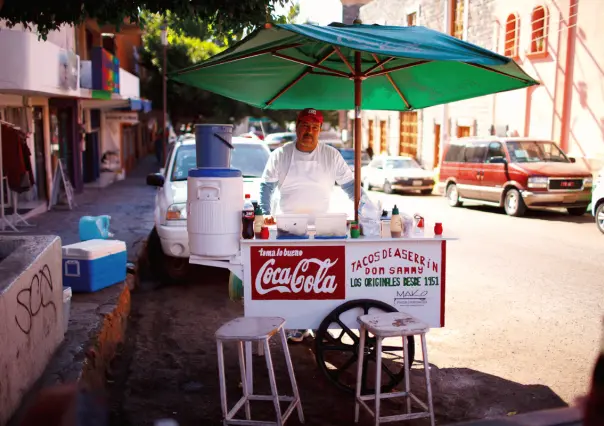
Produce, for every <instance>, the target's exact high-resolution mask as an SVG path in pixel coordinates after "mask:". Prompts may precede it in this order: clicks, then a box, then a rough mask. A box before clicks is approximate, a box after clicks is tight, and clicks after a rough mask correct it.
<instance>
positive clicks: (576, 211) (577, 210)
mask: <svg viewBox="0 0 604 426" xmlns="http://www.w3.org/2000/svg"><path fill="white" fill-rule="evenodd" d="M566 211H567V212H568V214H569V215H571V216H583V215H584V214H585V213H587V208H585V207H569V208H567V209H566Z"/></svg>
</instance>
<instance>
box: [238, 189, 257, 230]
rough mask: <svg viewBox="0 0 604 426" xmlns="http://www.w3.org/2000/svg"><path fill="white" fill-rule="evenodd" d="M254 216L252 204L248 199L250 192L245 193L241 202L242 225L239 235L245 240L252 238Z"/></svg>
mask: <svg viewBox="0 0 604 426" xmlns="http://www.w3.org/2000/svg"><path fill="white" fill-rule="evenodd" d="M254 216H255V215H254V205H253V204H252V200H251V199H250V194H245V201H244V203H243V211H242V216H241V223H242V225H243V228H242V230H241V236H242V237H243V239H245V240H251V239H252V238H254Z"/></svg>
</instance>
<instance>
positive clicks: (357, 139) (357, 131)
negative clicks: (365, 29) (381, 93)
mask: <svg viewBox="0 0 604 426" xmlns="http://www.w3.org/2000/svg"><path fill="white" fill-rule="evenodd" d="M361 73H362V70H361V52H358V51H357V52H355V53H354V219H355V220H356V221H358V220H359V202H360V201H361V155H362V150H361V143H362V137H361V131H362V130H361Z"/></svg>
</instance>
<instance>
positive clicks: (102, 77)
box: [0, 21, 150, 217]
mask: <svg viewBox="0 0 604 426" xmlns="http://www.w3.org/2000/svg"><path fill="white" fill-rule="evenodd" d="M109 31H111V29H105V28H99V27H98V25H96V23H94V21H89V22H86V24H82V25H81V26H78V27H72V26H64V27H62V28H60V29H59V30H57V31H53V32H51V33H49V34H48V37H47V39H46V40H42V39H40V38H39V36H38V34H37V33H36V32H35V29H34V30H25V29H24V28H23V27H21V26H15V27H12V28H7V27H6V25H3V24H2V23H0V49H2V52H3V57H4V59H5V60H3V61H1V62H0V120H2V121H3V124H2V125H3V126H5V127H7V126H10V127H17V128H18V129H19V131H20V132H22V133H23V135H24V136H23V138H24V139H25V143H24V145H25V146H26V148H23V149H21V148H20V149H18V150H15V149H14V146H12V145H7V144H10V143H12V142H10V141H3V142H4V144H3V146H2V152H3V153H5V154H6V155H5V157H6V158H4V159H3V163H4V164H6V163H7V161H10V159H9V158H8V156H10V155H19V156H20V157H23V161H21V159H19V163H20V164H21V163H22V164H23V165H24V166H23V168H25V169H31V174H30V175H29V176H30V178H28V179H26V181H27V182H26V181H25V180H24V183H23V184H21V185H20V186H19V187H17V188H15V185H14V184H12V186H11V185H8V183H7V181H8V180H7V179H4V180H2V182H3V183H4V194H5V196H4V198H3V199H2V200H1V201H2V202H3V203H2V205H1V206H0V208H2V207H5V208H6V207H8V208H9V210H10V208H11V207H12V208H13V209H18V211H19V213H20V214H23V215H25V216H26V217H27V216H31V215H34V214H38V213H41V212H44V211H46V210H47V209H48V207H49V203H50V201H51V199H52V198H53V197H52V195H53V191H56V189H57V187H56V185H55V184H54V180H53V178H54V177H55V175H56V173H57V170H58V169H57V167H58V164H59V162H61V164H62V166H63V168H64V173H65V175H66V177H67V178H68V179H69V181H70V183H71V186H72V187H73V188H74V190H75V191H76V192H80V191H82V190H83V188H84V183H88V182H94V181H96V180H98V179H99V177H100V170H101V168H102V160H103V158H102V153H103V148H104V146H103V131H104V129H103V120H102V111H104V110H107V109H116V108H118V109H120V110H122V109H126V110H128V111H135V113H136V114H137V120H136V122H135V123H134V122H133V120H131V119H130V120H128V121H127V123H128V126H134V127H136V128H134V129H126V131H125V133H126V137H125V138H121V137H120V138H119V140H118V144H119V146H118V147H117V151H118V157H120V155H121V153H122V152H125V153H127V155H126V158H124V159H122V158H121V157H120V161H118V162H117V166H116V167H117V171H116V172H115V174H116V175H122V176H123V175H124V174H125V172H126V171H127V170H129V169H130V168H131V167H132V166H133V163H134V161H135V160H136V159H137V158H138V156H141V155H142V154H146V152H147V151H145V152H143V151H142V150H140V149H138V147H139V145H141V143H140V133H141V132H140V130H139V128H138V127H137V126H138V123H139V122H140V120H139V118H138V117H139V111H140V112H141V113H142V112H144V111H145V110H149V109H150V105H149V103H148V102H145V101H144V100H141V99H140V98H139V78H138V76H137V75H135V74H134V73H133V72H137V71H138V63H137V62H138V61H137V56H136V48H137V46H138V45H140V38H141V37H140V30H138V29H137V31H138V33H137V32H136V31H134V30H132V29H130V28H128V27H127V28H126V30H124V31H128V33H127V34H123V35H122V34H121V33H118V34H115V31H114V32H113V33H111V32H109ZM107 38H110V39H111V40H112V41H114V43H113V45H111V44H109V43H107V42H106V40H105V39H107ZM137 38H138V40H139V42H137ZM137 43H138V44H137ZM104 44H105V45H110V46H112V48H113V53H110V52H109V51H107V49H105V48H104V47H103V46H104ZM118 54H119V57H120V58H125V59H124V60H125V62H126V63H127V64H128V67H129V70H125V69H123V68H121V67H120V61H119V59H118V58H117V57H118ZM95 55H96V58H95V57H94V56H95ZM108 64H109V65H108ZM95 78H96V80H95ZM93 80H95V81H93ZM140 115H143V116H144V114H140ZM130 118H131V117H130ZM13 144H14V143H13ZM122 145H126V149H124V148H123V146H122ZM19 147H20V145H19ZM15 152H17V153H18V154H15ZM137 154H138V155H137ZM126 165H127V166H126ZM17 172H18V171H17ZM3 175H4V177H6V175H7V172H6V171H3ZM11 181H12V182H14V181H15V180H14V179H12V180H11Z"/></svg>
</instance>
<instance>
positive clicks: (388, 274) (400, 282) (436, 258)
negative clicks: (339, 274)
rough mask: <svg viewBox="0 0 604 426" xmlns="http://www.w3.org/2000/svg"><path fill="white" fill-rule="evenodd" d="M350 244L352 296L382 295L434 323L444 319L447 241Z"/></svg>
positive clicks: (384, 300)
mask: <svg viewBox="0 0 604 426" xmlns="http://www.w3.org/2000/svg"><path fill="white" fill-rule="evenodd" d="M445 244H446V243H445V242H444V241H442V242H440V243H439V242H436V241H435V242H434V243H429V244H427V243H419V242H418V243H413V242H406V243H405V244H400V243H396V242H392V243H385V244H384V243H379V244H349V245H348V246H347V250H346V261H347V270H348V273H347V277H346V278H347V283H346V284H347V287H348V288H347V292H348V296H349V298H352V299H378V300H381V301H383V302H385V303H387V304H389V305H391V306H394V307H395V308H397V309H398V310H400V311H404V312H407V313H409V314H411V315H414V316H417V317H418V318H420V319H421V320H423V321H425V322H427V323H429V324H430V325H431V326H442V325H443V322H444V290H445V288H444V287H445V271H444V265H445V253H446V252H445V247H446V245H445Z"/></svg>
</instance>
